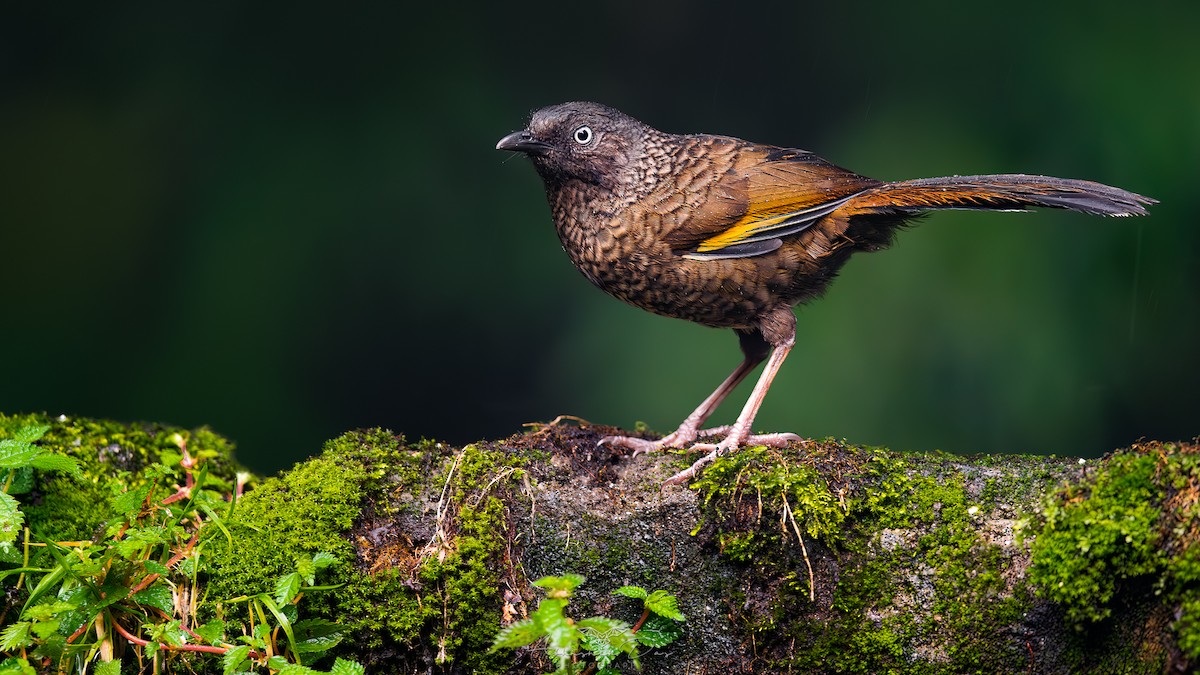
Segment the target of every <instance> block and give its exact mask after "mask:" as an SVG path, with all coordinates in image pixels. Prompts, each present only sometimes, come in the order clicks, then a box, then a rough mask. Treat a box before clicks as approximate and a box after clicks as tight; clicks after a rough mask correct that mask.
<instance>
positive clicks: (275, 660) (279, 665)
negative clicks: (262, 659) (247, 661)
mask: <svg viewBox="0 0 1200 675" xmlns="http://www.w3.org/2000/svg"><path fill="white" fill-rule="evenodd" d="M288 665H291V662H290V661H288V660H287V659H285V658H283V657H282V656H272V657H271V658H269V659H267V667H268V668H270V669H271V670H283V668H284V667H285V666H288Z"/></svg>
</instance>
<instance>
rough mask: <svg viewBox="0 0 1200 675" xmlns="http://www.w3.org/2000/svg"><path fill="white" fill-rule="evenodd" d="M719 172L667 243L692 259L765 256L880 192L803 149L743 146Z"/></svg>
mask: <svg viewBox="0 0 1200 675" xmlns="http://www.w3.org/2000/svg"><path fill="white" fill-rule="evenodd" d="M725 162H726V163H727V164H728V166H727V167H724V168H725V170H724V171H722V170H721V169H722V167H719V166H714V167H713V169H715V171H714V176H715V179H714V181H713V183H712V184H711V185H708V186H706V187H707V191H706V192H707V194H706V198H705V199H704V200H703V201H702V202H701V203H699V204H697V205H696V206H695V207H694V208H692V209H691V210H690V211H688V212H687V213H686V214H684V215H683V217H681V218H679V220H678V225H677V227H675V228H673V229H672V230H671V232H670V233H669V234H668V235H667V236H666V240H667V242H668V244H669V245H670V246H671V247H672V249H673V250H675V251H677V252H679V253H680V254H682V255H683V256H684V257H687V258H691V259H693V260H718V259H723V258H743V257H749V256H756V255H762V254H764V253H769V252H771V251H774V250H775V249H777V248H779V247H780V246H781V245H782V244H783V238H784V237H788V236H791V235H795V234H797V233H799V232H802V231H804V230H805V229H807V228H809V227H811V226H812V225H813V224H814V223H816V222H817V221H818V220H820V219H821V218H822V217H824V216H826V215H828V214H829V213H831V212H833V211H834V210H836V209H837V208H838V207H840V206H842V205H843V204H845V203H846V201H848V200H849V199H850V198H851V197H853V196H854V195H856V194H859V193H860V192H862V191H863V190H866V189H868V188H872V187H875V186H877V185H879V181H875V180H872V179H870V178H864V177H862V176H859V175H857V174H855V173H853V172H850V171H847V170H845V169H842V168H839V167H836V166H834V165H832V164H830V163H828V162H826V161H825V160H823V159H821V158H819V157H817V156H816V155H813V154H811V153H808V152H804V151H802V150H792V149H787V148H776V147H770V146H758V145H748V144H746V145H742V146H741V147H739V148H738V149H737V151H736V152H734V153H732V154H731V155H729V156H728V158H727V159H726V160H725Z"/></svg>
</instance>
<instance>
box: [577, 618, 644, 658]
mask: <svg viewBox="0 0 1200 675" xmlns="http://www.w3.org/2000/svg"><path fill="white" fill-rule="evenodd" d="M575 626H576V627H577V628H579V629H580V630H581V631H583V640H584V644H585V646H587V648H588V651H591V652H592V653H594V654H596V665H598V666H599V667H601V668H605V667H607V666H608V664H609V663H612V660H613V659H615V658H616V657H617V656H618V655H620V654H621V652H624V653H626V654H628V655H629V658H630V659H632V660H633V663H634V665H635V666H637V667H638V668H641V664H640V663H638V653H637V644H638V643H637V638H636V637H634V634H633V629H632V628H631V627H630V625H629V624H627V623H625V622H624V621H618V620H617V619H610V618H608V617H605V616H594V617H592V618H590V619H583V620H582V621H577V622H575ZM601 655H603V657H604V658H603V659H602V658H601Z"/></svg>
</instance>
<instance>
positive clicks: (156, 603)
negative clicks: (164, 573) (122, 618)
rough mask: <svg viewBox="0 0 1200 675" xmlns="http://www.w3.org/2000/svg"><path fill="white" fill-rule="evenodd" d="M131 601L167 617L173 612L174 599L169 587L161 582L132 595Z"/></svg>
mask: <svg viewBox="0 0 1200 675" xmlns="http://www.w3.org/2000/svg"><path fill="white" fill-rule="evenodd" d="M133 599H134V601H135V602H137V603H138V604H139V605H145V606H147V607H153V608H155V609H159V610H162V612H163V613H164V614H166V615H167V616H171V614H172V612H174V611H175V597H174V595H173V594H172V593H171V587H170V586H168V585H167V584H166V583H165V582H163V581H157V582H155V583H153V584H151V585H150V586H149V587H148V588H145V589H143V590H140V591H138V592H137V593H134V594H133Z"/></svg>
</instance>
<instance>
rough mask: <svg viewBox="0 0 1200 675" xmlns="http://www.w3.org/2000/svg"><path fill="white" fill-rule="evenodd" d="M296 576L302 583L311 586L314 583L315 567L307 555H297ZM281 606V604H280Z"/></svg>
mask: <svg viewBox="0 0 1200 675" xmlns="http://www.w3.org/2000/svg"><path fill="white" fill-rule="evenodd" d="M296 574H299V575H300V578H301V579H303V580H304V583H306V584H308V585H309V586H312V585H313V583H314V582H315V579H314V577H315V576H316V574H317V566H316V565H314V564H313V560H312V558H311V557H309V556H307V555H299V556H297V557H296ZM280 604H283V603H280Z"/></svg>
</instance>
